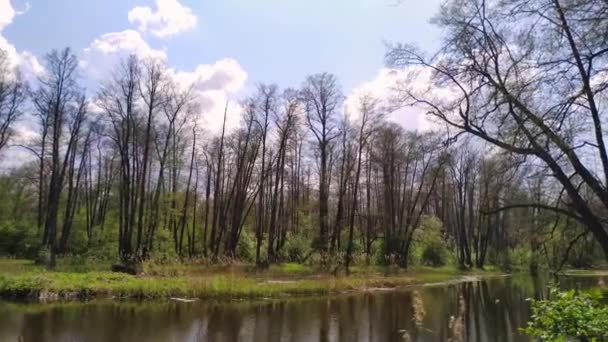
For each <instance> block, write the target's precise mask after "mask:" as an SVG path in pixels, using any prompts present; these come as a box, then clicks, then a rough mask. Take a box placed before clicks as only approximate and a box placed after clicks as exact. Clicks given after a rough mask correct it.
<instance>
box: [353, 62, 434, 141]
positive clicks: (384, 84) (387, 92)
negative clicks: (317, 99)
mask: <svg viewBox="0 0 608 342" xmlns="http://www.w3.org/2000/svg"><path fill="white" fill-rule="evenodd" d="M404 87H407V88H408V89H414V90H415V91H416V92H428V91H429V89H430V88H431V87H432V81H431V75H430V73H428V72H426V71H425V70H418V69H415V68H410V69H403V70H397V69H390V68H382V69H380V71H379V72H378V74H377V75H376V77H375V78H374V79H373V80H371V81H367V82H364V83H362V84H360V85H359V86H357V87H355V88H354V89H353V90H352V91H351V93H350V94H349V95H348V96H347V98H346V101H345V105H346V109H347V111H348V112H349V113H350V114H351V116H353V117H356V116H357V111H358V110H357V108H358V106H359V98H360V97H361V96H363V95H371V96H373V97H375V98H377V99H379V100H380V101H381V103H382V105H383V107H384V108H386V109H385V110H386V111H388V112H389V115H388V117H387V119H388V120H389V121H392V122H395V123H398V124H399V125H401V126H403V127H404V128H405V129H409V130H418V131H422V132H424V131H431V130H436V129H439V128H441V127H443V124H441V123H438V122H437V120H436V119H434V118H432V117H429V116H428V115H426V114H425V110H424V109H423V108H421V107H417V106H411V105H410V101H402V100H403V98H402V97H401V92H402V91H403V89H404Z"/></svg>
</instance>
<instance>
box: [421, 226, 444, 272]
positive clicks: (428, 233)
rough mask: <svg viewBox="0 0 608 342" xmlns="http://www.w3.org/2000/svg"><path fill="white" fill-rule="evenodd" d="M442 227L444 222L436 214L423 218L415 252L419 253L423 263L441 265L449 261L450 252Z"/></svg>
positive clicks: (434, 265)
mask: <svg viewBox="0 0 608 342" xmlns="http://www.w3.org/2000/svg"><path fill="white" fill-rule="evenodd" d="M441 228H442V223H441V221H440V220H439V219H438V218H436V217H435V216H425V217H423V218H422V222H421V224H420V228H419V229H418V231H417V232H416V245H415V248H414V253H416V254H419V255H418V260H419V262H420V263H421V264H422V265H427V266H433V267H439V266H443V265H445V264H446V263H447V259H448V252H447V248H446V242H445V240H444V239H443V236H442V233H441Z"/></svg>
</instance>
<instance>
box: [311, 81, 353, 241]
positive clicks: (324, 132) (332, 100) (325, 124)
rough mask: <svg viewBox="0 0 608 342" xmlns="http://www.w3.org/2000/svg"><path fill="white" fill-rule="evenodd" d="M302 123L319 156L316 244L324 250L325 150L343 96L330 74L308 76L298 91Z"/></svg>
mask: <svg viewBox="0 0 608 342" xmlns="http://www.w3.org/2000/svg"><path fill="white" fill-rule="evenodd" d="M301 96H302V101H303V103H304V110H305V112H306V122H307V123H308V128H309V129H310V131H311V132H312V133H313V136H314V138H315V140H316V148H317V151H318V153H319V240H318V246H317V248H318V249H319V250H320V251H322V252H327V250H328V234H329V216H328V215H329V183H330V177H329V175H328V170H329V164H328V161H329V159H328V158H329V149H330V143H331V141H332V140H334V139H335V138H337V137H338V136H339V134H340V133H339V132H338V131H337V129H336V123H335V117H336V115H337V111H338V108H339V107H340V105H341V103H342V100H343V95H342V93H341V91H340V89H339V86H338V84H337V80H336V77H335V76H334V75H332V74H328V73H321V74H316V75H312V76H309V77H308V78H307V79H306V82H305V83H304V86H303V87H302V91H301Z"/></svg>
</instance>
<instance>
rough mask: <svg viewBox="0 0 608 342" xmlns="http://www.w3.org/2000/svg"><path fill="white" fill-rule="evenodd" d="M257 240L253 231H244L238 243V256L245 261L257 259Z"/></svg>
mask: <svg viewBox="0 0 608 342" xmlns="http://www.w3.org/2000/svg"><path fill="white" fill-rule="evenodd" d="M255 247H256V240H255V236H254V235H253V234H252V233H249V232H247V231H243V232H242V233H241V238H240V239H239V241H238V243H237V245H236V257H237V258H238V259H239V260H243V261H249V262H252V261H255Z"/></svg>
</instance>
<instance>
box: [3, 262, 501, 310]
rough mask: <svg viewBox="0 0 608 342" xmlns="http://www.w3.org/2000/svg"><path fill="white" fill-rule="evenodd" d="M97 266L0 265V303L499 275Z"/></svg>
mask: <svg viewBox="0 0 608 342" xmlns="http://www.w3.org/2000/svg"><path fill="white" fill-rule="evenodd" d="M100 266H101V265H98V266H97V267H93V268H94V269H93V270H87V269H85V268H83V267H80V268H78V267H76V269H71V268H73V267H61V265H60V267H59V268H58V270H57V271H48V270H46V269H45V268H43V267H40V266H37V265H35V264H34V263H33V262H32V261H28V260H14V259H0V297H2V298H5V299H12V300H33V301H42V302H48V301H67V300H88V299H94V298H118V299H120V298H132V299H166V298H186V299H219V300H224V299H225V300H233V299H263V298H283V297H295V296H322V295H331V294H337V293H344V292H349V291H369V290H379V289H394V288H401V287H406V286H412V285H423V284H434V283H442V282H447V281H459V280H466V279H470V277H472V276H490V275H498V274H499V273H498V272H493V271H478V270H476V271H467V272H464V271H460V270H457V269H454V268H450V267H442V268H426V267H424V268H415V269H412V270H411V271H408V272H404V271H401V270H395V269H387V268H379V267H353V269H352V274H351V275H349V276H346V275H339V276H334V275H332V274H328V273H326V272H323V271H320V270H315V269H313V268H310V267H307V266H303V265H298V264H280V265H273V266H272V267H270V268H269V269H267V270H264V271H259V270H255V269H254V268H253V267H251V266H250V265H225V266H209V265H197V264H179V265H165V266H154V267H149V268H148V269H146V270H145V272H144V273H143V274H142V275H137V276H133V275H128V274H122V273H114V272H108V271H101V270H99V268H100ZM106 269H109V268H106ZM467 277H468V278H467Z"/></svg>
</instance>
